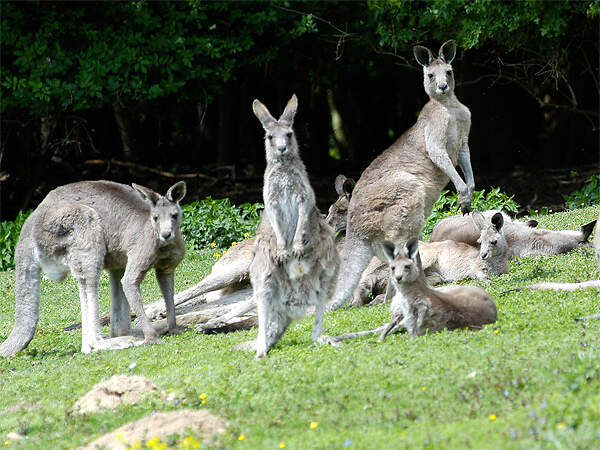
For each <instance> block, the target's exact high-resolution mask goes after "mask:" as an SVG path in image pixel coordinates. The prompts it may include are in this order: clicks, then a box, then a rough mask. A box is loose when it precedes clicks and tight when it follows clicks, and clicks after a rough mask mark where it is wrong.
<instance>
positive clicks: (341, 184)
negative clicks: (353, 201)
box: [325, 175, 356, 235]
mask: <svg viewBox="0 0 600 450" xmlns="http://www.w3.org/2000/svg"><path fill="white" fill-rule="evenodd" d="M334 185H335V192H336V193H337V195H338V199H337V200H336V201H335V202H334V203H333V204H332V205H331V206H330V207H329V211H328V212H327V217H326V218H325V221H326V222H327V223H328V224H329V225H330V226H331V227H332V228H333V231H334V232H335V233H336V235H337V233H340V232H342V231H343V232H344V233H345V232H346V221H347V218H348V203H349V202H350V198H351V197H352V190H353V189H354V186H355V185H356V182H355V181H354V180H353V179H352V178H346V177H345V176H344V175H338V176H337V177H336V178H335V183H334Z"/></svg>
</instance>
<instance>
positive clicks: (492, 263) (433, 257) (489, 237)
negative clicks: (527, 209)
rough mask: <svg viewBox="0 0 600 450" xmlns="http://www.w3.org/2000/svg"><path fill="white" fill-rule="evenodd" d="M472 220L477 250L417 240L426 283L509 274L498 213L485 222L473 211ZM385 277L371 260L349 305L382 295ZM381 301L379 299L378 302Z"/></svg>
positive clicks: (385, 270) (378, 264)
mask: <svg viewBox="0 0 600 450" xmlns="http://www.w3.org/2000/svg"><path fill="white" fill-rule="evenodd" d="M473 218H474V220H475V221H476V223H477V227H478V228H479V230H480V231H479V233H480V235H479V239H478V241H477V242H479V244H480V248H477V247H474V246H472V245H468V244H465V243H463V242H455V241H450V240H447V241H440V242H423V241H419V253H420V256H421V262H422V265H423V270H424V273H425V277H426V278H427V282H428V283H430V284H438V283H441V282H453V281H459V280H462V279H465V278H478V279H480V280H487V279H488V278H489V277H490V275H492V274H493V275H500V274H503V273H508V244H507V243H506V239H504V235H503V234H502V225H503V223H504V220H503V217H502V215H501V214H499V213H498V214H496V215H494V216H493V217H492V218H491V220H489V221H486V219H485V218H484V216H483V215H482V214H480V213H479V212H477V211H475V212H474V213H473ZM388 278H389V270H388V268H387V264H386V263H382V262H381V261H379V260H378V259H376V258H373V259H372V260H371V262H370V263H369V266H368V267H367V269H366V270H365V272H364V273H363V276H362V278H361V281H360V283H359V288H358V292H357V293H356V294H355V298H354V300H353V303H352V304H353V305H354V306H360V305H362V304H365V303H367V302H369V301H370V299H371V297H372V296H373V295H377V294H381V293H383V292H385V290H386V288H387V282H388ZM382 300H383V299H382V298H379V299H378V300H377V302H381V301H382Z"/></svg>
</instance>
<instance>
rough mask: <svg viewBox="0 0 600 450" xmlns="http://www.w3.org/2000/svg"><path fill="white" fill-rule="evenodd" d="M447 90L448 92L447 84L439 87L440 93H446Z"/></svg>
mask: <svg viewBox="0 0 600 450" xmlns="http://www.w3.org/2000/svg"><path fill="white" fill-rule="evenodd" d="M447 90H448V85H447V84H442V85H441V86H440V91H442V92H446V91H447Z"/></svg>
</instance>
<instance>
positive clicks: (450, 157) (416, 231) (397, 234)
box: [328, 41, 474, 309]
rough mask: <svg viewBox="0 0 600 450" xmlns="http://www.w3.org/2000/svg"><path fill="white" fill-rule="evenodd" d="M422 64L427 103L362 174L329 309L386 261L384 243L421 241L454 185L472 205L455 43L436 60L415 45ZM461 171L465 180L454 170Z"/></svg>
mask: <svg viewBox="0 0 600 450" xmlns="http://www.w3.org/2000/svg"><path fill="white" fill-rule="evenodd" d="M413 50H414V55H415V58H416V60H417V62H418V63H419V64H421V65H422V66H423V80H424V81H423V84H424V87H425V92H426V93H427V95H428V96H429V99H430V100H429V102H428V103H427V104H426V105H425V106H424V107H423V109H422V110H421V113H420V115H419V118H418V119H417V123H416V124H415V125H413V126H412V127H411V128H410V129H409V130H408V131H406V132H405V133H404V134H403V135H402V136H400V138H399V139H398V140H397V141H396V142H395V143H394V144H392V146H391V147H389V148H388V149H387V150H385V151H384V152H383V153H382V154H381V155H379V156H378V157H377V158H376V159H375V160H374V161H373V162H372V163H371V165H370V166H369V167H367V168H366V169H365V171H364V172H363V174H362V175H361V177H360V179H359V180H358V182H357V183H356V186H355V187H354V190H353V195H352V198H351V199H350V202H349V205H348V224H347V232H346V243H345V247H344V254H343V258H342V261H343V262H342V267H344V269H345V270H343V271H341V272H340V277H339V279H338V281H337V285H336V290H335V296H334V298H333V300H332V301H331V303H330V304H329V305H328V308H330V309H335V308H338V307H340V306H342V305H343V304H344V303H346V302H347V301H348V299H349V298H350V297H351V296H352V294H353V292H354V290H355V289H356V286H357V284H358V282H359V280H360V277H361V274H362V273H363V270H364V269H365V267H367V265H368V264H369V261H370V260H371V258H372V257H373V255H376V256H378V257H379V259H380V260H381V261H385V255H384V253H383V250H382V243H383V242H384V241H386V240H387V241H392V242H406V241H407V240H408V238H410V237H411V236H419V235H420V234H421V230H422V228H423V225H424V224H425V219H426V218H427V216H429V214H430V213H431V209H432V207H433V204H434V202H435V201H436V200H437V199H438V197H439V195H440V193H441V191H442V189H443V188H444V187H445V186H446V184H447V183H448V181H449V180H452V182H453V183H454V186H455V187H456V189H457V190H458V192H459V203H460V205H461V208H462V209H463V211H465V212H466V211H468V210H469V209H470V205H471V201H472V199H473V189H474V180H473V171H472V169H471V162H470V153H469V145H468V138H469V130H470V127H471V113H470V112H469V109H468V108H467V107H466V106H464V105H463V104H462V103H460V102H459V101H458V99H457V98H456V96H455V95H454V74H453V71H452V66H451V65H450V63H451V62H452V60H453V59H454V56H455V54H456V44H455V42H454V41H448V42H446V43H444V44H443V45H442V47H441V48H440V51H439V56H438V57H437V58H434V56H433V54H432V53H431V51H429V50H428V49H427V48H425V47H420V46H416V47H414V49H413ZM457 163H458V165H459V166H460V167H461V169H462V171H463V173H464V176H465V180H466V181H463V180H462V178H461V177H460V175H459V174H458V172H457V171H456V169H455V167H454V166H455V165H456V164H457Z"/></svg>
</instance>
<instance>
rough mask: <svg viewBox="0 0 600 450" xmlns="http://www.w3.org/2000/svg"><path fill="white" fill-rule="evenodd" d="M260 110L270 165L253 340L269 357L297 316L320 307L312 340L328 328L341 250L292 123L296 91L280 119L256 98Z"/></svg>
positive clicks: (255, 278)
mask: <svg viewBox="0 0 600 450" xmlns="http://www.w3.org/2000/svg"><path fill="white" fill-rule="evenodd" d="M252 107H253V110H254V114H255V115H256V117H257V118H258V120H259V121H260V123H261V124H262V126H263V128H264V130H265V150H266V159H267V167H266V169H265V175H264V185H263V200H264V204H265V209H264V211H263V214H262V218H261V221H260V224H259V226H258V229H257V232H256V243H255V245H254V258H253V260H252V262H251V264H250V281H251V283H252V288H253V290H254V298H255V300H256V305H257V312H258V338H257V340H256V343H255V344H252V346H254V347H255V349H256V357H257V358H264V357H265V356H267V352H268V351H269V349H270V348H271V347H272V346H273V345H275V344H276V343H277V342H278V341H279V339H280V338H281V336H282V335H283V333H284V332H285V330H286V329H287V327H288V326H289V324H290V323H291V321H292V320H295V319H299V318H301V317H304V316H305V315H306V313H307V311H308V310H309V309H310V307H311V306H313V307H314V308H315V324H314V327H313V332H312V340H313V341H319V342H327V338H326V337H325V336H323V335H322V333H323V313H324V310H325V302H326V301H327V299H328V298H329V295H331V294H332V290H333V285H334V283H335V279H336V276H337V272H338V266H339V256H338V253H337V251H336V248H335V243H334V234H333V230H332V228H331V227H330V226H329V225H327V223H325V221H324V220H323V218H322V216H321V213H320V212H319V210H318V209H317V206H316V202H315V194H314V191H313V189H312V187H311V185H310V182H309V180H308V175H307V173H306V168H305V167H304V164H303V163H302V160H301V159H300V156H299V154H298V143H297V141H296V136H295V134H294V130H293V129H292V123H293V120H294V116H295V114H296V110H297V107H298V100H297V98H296V96H295V95H293V96H292V98H291V99H290V101H289V102H288V104H287V106H286V107H285V110H284V111H283V114H282V115H281V117H280V118H279V120H275V118H273V116H272V115H271V113H270V112H269V111H268V109H267V108H266V106H265V105H263V104H262V103H261V102H259V101H258V100H254V103H253V105H252Z"/></svg>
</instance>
